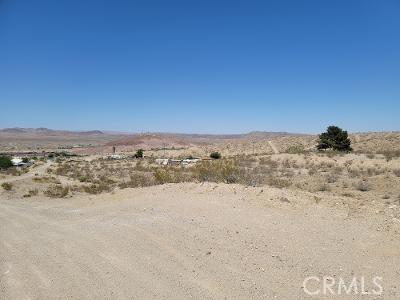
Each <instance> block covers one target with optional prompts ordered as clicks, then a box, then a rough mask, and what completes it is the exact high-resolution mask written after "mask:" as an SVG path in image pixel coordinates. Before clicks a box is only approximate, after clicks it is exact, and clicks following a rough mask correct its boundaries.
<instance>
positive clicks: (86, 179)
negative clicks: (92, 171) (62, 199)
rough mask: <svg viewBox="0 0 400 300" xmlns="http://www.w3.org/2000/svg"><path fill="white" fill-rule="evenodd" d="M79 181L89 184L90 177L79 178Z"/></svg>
mask: <svg viewBox="0 0 400 300" xmlns="http://www.w3.org/2000/svg"><path fill="white" fill-rule="evenodd" d="M78 180H79V181H80V182H89V181H90V178H89V177H88V176H79V178H78Z"/></svg>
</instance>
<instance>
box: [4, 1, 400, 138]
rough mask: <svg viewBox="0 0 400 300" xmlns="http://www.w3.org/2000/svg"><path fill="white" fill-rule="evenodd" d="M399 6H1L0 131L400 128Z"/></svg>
mask: <svg viewBox="0 0 400 300" xmlns="http://www.w3.org/2000/svg"><path fill="white" fill-rule="evenodd" d="M399 16H400V2H399V1H397V0H387V1H386V0H382V1H369V0H360V1H353V0H345V1H344V0H343V1H341V0H335V1H333V0H331V1H328V0H303V1H302V0H293V1H288V0H279V1H278V0H276V1H266V0H265V1H249V0H248V1H244V0H243V1H235V0H230V1H223V0H213V1H208V0H201V1H200V0H182V1H174V0H168V1H164V0H163V1H161V0H160V1H153V0H146V1H144V0H142V1H135V0H131V1H122V0H117V1H102V0H95V1H94V0H64V1H63V0H57V1H53V0H47V1H42V0H36V1H30V0H29V1H28V0H0V103H1V104H2V112H1V117H0V127H49V128H55V129H73V130H89V129H102V130H123V131H134V132H140V131H168V132H198V133H205V132H207V133H238V132H247V131H251V130H266V131H290V132H308V133H315V132H319V131H321V130H323V129H324V128H325V127H326V126H328V125H330V124H336V125H339V126H341V127H344V128H345V129H348V130H349V131H352V132H354V131H382V130H400V118H399V114H400V17H399Z"/></svg>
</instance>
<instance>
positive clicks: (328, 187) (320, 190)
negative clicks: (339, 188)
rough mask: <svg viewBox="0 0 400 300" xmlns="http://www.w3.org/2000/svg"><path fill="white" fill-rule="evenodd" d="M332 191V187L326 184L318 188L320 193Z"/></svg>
mask: <svg viewBox="0 0 400 300" xmlns="http://www.w3.org/2000/svg"><path fill="white" fill-rule="evenodd" d="M330 190H331V187H330V186H329V185H327V184H326V183H322V184H321V185H319V186H318V191H319V192H328V191H330Z"/></svg>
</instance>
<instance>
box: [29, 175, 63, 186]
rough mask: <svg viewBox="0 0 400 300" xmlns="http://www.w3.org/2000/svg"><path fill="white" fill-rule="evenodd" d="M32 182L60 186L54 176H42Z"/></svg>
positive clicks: (34, 178)
mask: <svg viewBox="0 0 400 300" xmlns="http://www.w3.org/2000/svg"><path fill="white" fill-rule="evenodd" d="M32 181H34V182H38V183H54V184H60V181H59V180H58V179H57V178H56V177H53V176H41V177H33V178H32Z"/></svg>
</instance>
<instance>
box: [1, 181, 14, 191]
mask: <svg viewBox="0 0 400 300" xmlns="http://www.w3.org/2000/svg"><path fill="white" fill-rule="evenodd" d="M1 187H2V188H3V189H5V190H6V191H11V190H12V188H13V185H12V183H8V182H4V183H2V184H1Z"/></svg>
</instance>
